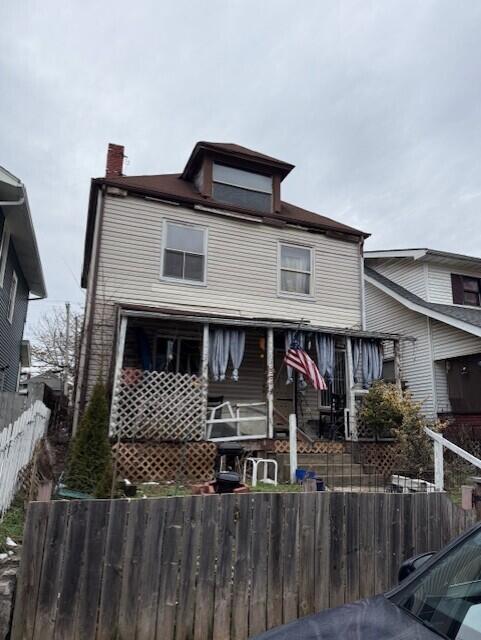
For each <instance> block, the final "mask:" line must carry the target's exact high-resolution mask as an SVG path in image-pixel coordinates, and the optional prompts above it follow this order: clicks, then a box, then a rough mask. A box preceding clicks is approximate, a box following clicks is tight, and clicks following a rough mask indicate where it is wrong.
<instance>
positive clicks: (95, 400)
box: [65, 382, 112, 498]
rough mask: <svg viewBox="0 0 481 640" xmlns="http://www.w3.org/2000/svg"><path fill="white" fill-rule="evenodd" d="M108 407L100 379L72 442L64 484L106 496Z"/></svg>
mask: <svg viewBox="0 0 481 640" xmlns="http://www.w3.org/2000/svg"><path fill="white" fill-rule="evenodd" d="M108 422H109V407H108V403H107V396H106V393H105V388H104V386H103V384H102V383H101V382H97V384H96V385H95V387H94V390H93V393H92V397H91V399H90V402H89V405H88V407H87V410H86V412H85V413H84V415H83V417H82V420H81V421H80V425H79V428H78V431H77V434H76V435H75V438H74V440H73V442H72V445H71V449H70V453H69V459H68V464H67V472H66V477H65V483H66V485H67V486H68V487H69V489H73V490H76V491H83V492H85V493H90V494H92V495H95V496H96V497H98V498H107V497H110V490H111V483H112V454H111V450H110V442H109V439H108Z"/></svg>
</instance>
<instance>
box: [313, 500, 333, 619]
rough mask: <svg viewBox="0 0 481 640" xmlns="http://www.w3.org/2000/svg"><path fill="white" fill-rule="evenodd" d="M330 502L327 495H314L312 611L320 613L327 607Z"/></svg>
mask: <svg viewBox="0 0 481 640" xmlns="http://www.w3.org/2000/svg"><path fill="white" fill-rule="evenodd" d="M329 505H330V500H329V496H328V494H327V493H317V494H316V521H315V545H314V558H313V565H314V575H315V587H314V609H315V611H322V609H327V608H328V607H329V581H330V574H329V558H330V549H331V536H330V515H329Z"/></svg>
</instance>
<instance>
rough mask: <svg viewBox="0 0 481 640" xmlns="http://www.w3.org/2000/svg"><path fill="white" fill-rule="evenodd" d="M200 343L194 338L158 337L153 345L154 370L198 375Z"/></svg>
mask: <svg viewBox="0 0 481 640" xmlns="http://www.w3.org/2000/svg"><path fill="white" fill-rule="evenodd" d="M200 361H201V342H200V340H196V339H195V338H173V337H172V338H166V337H163V336H159V337H158V338H157V341H156V344H155V370H156V371H165V372H168V373H187V374H189V375H199V372H200Z"/></svg>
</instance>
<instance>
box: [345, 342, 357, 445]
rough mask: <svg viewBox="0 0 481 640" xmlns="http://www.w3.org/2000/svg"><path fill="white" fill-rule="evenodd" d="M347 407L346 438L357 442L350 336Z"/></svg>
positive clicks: (347, 352) (347, 354)
mask: <svg viewBox="0 0 481 640" xmlns="http://www.w3.org/2000/svg"><path fill="white" fill-rule="evenodd" d="M346 406H347V407H348V409H349V422H348V424H347V425H346V428H345V437H346V440H357V424H356V395H355V393H354V366H353V362H352V341H351V337H350V336H346Z"/></svg>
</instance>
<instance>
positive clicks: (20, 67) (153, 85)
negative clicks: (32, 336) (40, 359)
mask: <svg viewBox="0 0 481 640" xmlns="http://www.w3.org/2000/svg"><path fill="white" fill-rule="evenodd" d="M0 21H1V24H2V38H1V40H0V95H1V100H0V140H1V141H2V144H1V149H0V150H1V154H0V164H2V165H4V166H5V167H7V168H8V169H9V170H11V171H12V172H13V173H15V174H16V175H18V176H20V177H21V178H22V180H24V182H25V183H26V185H27V189H28V192H29V198H30V203H31V208H32V214H33V217H34V221H35V224H36V229H37V233H38V239H39V244H40V250H41V254H42V258H43V262H44V267H45V272H46V278H47V286H48V289H49V294H50V301H47V302H42V303H35V305H31V311H30V316H29V317H30V322H34V321H35V318H36V317H37V316H38V313H40V311H41V310H42V309H46V308H47V307H48V305H49V304H52V303H53V302H52V301H56V300H72V301H81V300H82V296H83V294H82V292H81V291H80V289H79V286H78V279H79V274H80V267H81V261H82V245H83V234H84V227H85V219H86V208H87V198H88V190H89V180H90V177H92V176H96V175H102V173H103V169H104V162H105V152H106V146H107V143H108V142H117V143H121V144H125V146H126V151H127V154H128V156H129V160H128V165H127V167H126V171H127V173H129V174H132V175H134V174H137V173H162V172H171V171H177V170H180V169H181V168H182V167H183V164H184V163H185V160H186V159H187V156H188V154H189V152H190V150H191V148H192V146H193V144H194V142H195V141H196V140H199V139H210V140H218V141H233V142H238V143H240V144H243V145H245V146H250V147H253V148H255V149H258V150H260V151H264V152H265V153H268V154H271V155H275V156H277V157H280V158H283V159H285V160H287V161H289V162H293V163H295V164H296V165H297V168H296V169H295V171H294V172H293V173H292V174H291V176H289V177H288V179H287V180H286V182H285V184H284V190H283V197H284V198H285V199H286V200H289V201H291V202H295V203H296V204H299V205H302V206H305V207H307V208H310V209H312V210H314V211H319V212H321V213H324V214H326V215H329V216H331V217H333V218H336V219H339V220H342V221H344V222H346V223H348V224H352V225H355V226H358V227H361V228H362V229H365V230H367V231H369V232H371V233H372V234H373V236H372V238H371V239H370V240H369V243H368V247H369V248H382V247H385V248H389V247H402V246H430V247H435V248H439V249H445V250H451V251H459V252H463V253H473V254H475V255H481V250H480V248H479V238H480V231H481V217H480V209H481V175H480V174H481V159H480V149H481V124H480V123H481V82H480V80H481V77H480V76H481V73H480V72H481V62H480V61H481V39H480V38H479V32H480V28H481V4H480V3H479V2H478V1H477V0H465V1H464V2H463V3H454V2H447V1H444V0H438V1H436V2H430V1H428V0H424V1H423V2H422V3H420V2H418V1H417V0H416V1H409V0H397V1H390V0H377V1H376V2H366V1H365V0H361V1H359V2H354V1H349V2H330V1H329V2H328V1H327V0H326V1H322V2H317V1H316V2H315V1H313V0H311V1H307V0H306V1H304V2H302V3H300V2H294V1H289V2H284V1H282V0H275V1H274V0H239V1H235V0H229V1H227V2H226V0H204V1H203V2H199V1H198V0H197V1H194V0H191V1H189V2H187V1H180V2H178V1H177V2H174V1H171V2H169V1H166V0H164V1H163V2H158V1H148V0H144V1H142V2H138V3H132V2H126V1H121V2H119V1H116V2H113V1H104V2H101V3H100V2H95V1H93V0H90V1H84V2H82V3H78V2H74V1H73V0H66V1H64V2H55V1H54V0H44V2H41V3H40V2H37V1H35V0H31V1H24V2H21V3H19V2H14V1H13V0H11V1H10V2H6V3H3V5H2V7H1V8H0Z"/></svg>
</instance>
